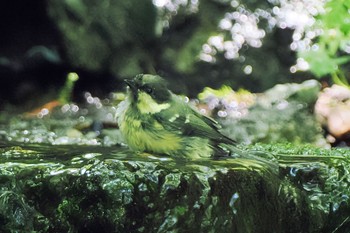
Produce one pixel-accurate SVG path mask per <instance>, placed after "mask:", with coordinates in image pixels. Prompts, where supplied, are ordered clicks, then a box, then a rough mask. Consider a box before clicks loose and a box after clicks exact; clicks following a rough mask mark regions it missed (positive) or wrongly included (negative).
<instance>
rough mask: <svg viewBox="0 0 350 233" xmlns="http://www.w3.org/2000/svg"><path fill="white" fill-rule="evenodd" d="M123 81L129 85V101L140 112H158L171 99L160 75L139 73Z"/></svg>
mask: <svg viewBox="0 0 350 233" xmlns="http://www.w3.org/2000/svg"><path fill="white" fill-rule="evenodd" d="M125 82H126V84H127V85H128V86H129V94H130V99H131V103H132V104H135V105H136V106H137V107H138V108H139V110H140V111H141V112H146V113H155V112H159V111H160V110H162V109H164V106H165V104H168V103H169V102H170V100H171V92H170V91H169V90H168V88H167V86H166V81H165V80H164V79H163V78H161V77H160V76H157V75H150V74H139V75H136V77H135V78H133V79H127V80H125Z"/></svg>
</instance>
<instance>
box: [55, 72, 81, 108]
mask: <svg viewBox="0 0 350 233" xmlns="http://www.w3.org/2000/svg"><path fill="white" fill-rule="evenodd" d="M78 79H79V76H78V74H77V73H69V74H68V75H67V78H66V83H65V84H64V86H63V88H62V90H61V91H60V93H59V97H58V101H59V102H60V103H61V104H66V103H70V102H71V97H72V92H73V88H74V84H75V82H76V81H78Z"/></svg>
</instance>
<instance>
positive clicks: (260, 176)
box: [0, 143, 350, 232]
mask: <svg viewBox="0 0 350 233" xmlns="http://www.w3.org/2000/svg"><path fill="white" fill-rule="evenodd" d="M277 148H280V150H281V151H283V150H284V151H287V152H288V153H289V154H281V153H280V152H281V151H279V150H278V149H277ZM277 148H275V147H273V146H270V145H257V146H256V147H254V148H242V149H243V150H242V151H241V152H240V154H239V155H238V154H237V157H236V158H226V159H219V160H218V159H205V160H194V161H192V160H191V161H188V160H174V159H172V158H168V157H159V156H154V155H142V154H141V155H138V154H134V153H132V152H130V151H129V150H127V149H125V148H122V147H101V146H78V145H72V146H51V145H35V144H27V145H22V146H16V145H11V144H9V143H6V144H3V145H2V149H1V163H0V166H1V169H0V183H1V189H0V207H1V208H0V223H1V224H0V231H1V232H332V230H334V229H336V227H338V226H340V228H339V229H340V230H339V232H347V231H345V230H346V229H347V230H349V227H350V226H349V223H348V222H347V221H346V217H347V216H348V215H346V213H348V211H349V205H348V200H347V199H346V198H345V197H344V195H345V196H346V195H349V191H348V189H347V188H344V187H348V186H347V185H348V183H349V177H348V174H347V173H345V172H346V169H345V168H346V166H349V162H348V161H349V160H348V159H346V156H347V152H346V151H342V150H340V151H334V152H327V151H326V150H319V149H317V150H315V149H309V148H307V149H298V150H296V149H294V150H293V147H291V146H288V145H287V146H282V145H281V146H279V147H277ZM257 151H258V152H257ZM273 151H274V152H273ZM305 151H309V152H310V151H313V152H317V153H318V154H322V153H321V152H323V154H325V153H328V154H326V155H322V156H320V155H318V156H315V155H307V156H305V155H304V156H296V155H291V154H293V153H294V152H300V153H301V154H302V153H305ZM332 153H333V154H334V155H332ZM326 172H328V173H326ZM341 174H342V176H341ZM335 175H339V176H338V177H335ZM330 177H333V178H330ZM346 177H347V179H345V178H346ZM335 193H337V195H338V196H339V195H340V196H339V198H337V197H333V195H334V194H335ZM341 195H343V197H341ZM341 198H343V199H341ZM344 198H345V199H344ZM341 200H343V201H341ZM335 205H337V208H334V207H335ZM330 206H333V209H330ZM335 216H336V219H335V220H337V221H333V220H334V218H335ZM331 219H332V221H330V220H331ZM342 220H343V223H342V222H341V221H342ZM344 220H345V222H344ZM337 224H338V225H337ZM342 229H343V231H342ZM322 230H323V231H322Z"/></svg>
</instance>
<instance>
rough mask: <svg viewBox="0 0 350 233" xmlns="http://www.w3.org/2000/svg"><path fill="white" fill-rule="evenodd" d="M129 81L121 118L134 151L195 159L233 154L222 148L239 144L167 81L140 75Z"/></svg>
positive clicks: (120, 105)
mask: <svg viewBox="0 0 350 233" xmlns="http://www.w3.org/2000/svg"><path fill="white" fill-rule="evenodd" d="M125 82H126V84H127V85H128V86H129V89H128V91H127V97H126V98H125V100H124V101H123V102H121V103H120V104H119V105H118V108H117V119H118V124H119V128H120V131H121V133H122V135H123V137H124V139H125V141H126V143H127V144H128V146H129V147H130V148H131V149H132V150H134V151H138V152H146V153H155V154H163V155H168V156H176V157H184V158H191V159H192V158H203V157H211V156H223V155H228V154H229V152H228V151H227V150H226V149H225V148H224V147H222V146H221V145H222V144H230V145H232V144H234V143H235V141H234V140H232V139H230V138H228V137H226V136H224V135H223V134H221V133H220V132H219V131H218V130H219V129H220V125H219V124H218V123H217V122H216V121H215V120H213V119H211V118H209V117H206V116H204V115H202V114H200V113H199V112H198V111H196V110H195V109H194V108H192V107H191V106H190V105H189V104H188V103H187V102H186V101H185V100H184V99H183V98H182V97H180V96H177V95H175V94H173V93H172V92H171V91H170V90H168V88H167V86H166V82H165V80H164V79H163V78H161V77H160V76H157V75H150V74H139V75H137V76H136V77H135V78H133V79H129V80H125Z"/></svg>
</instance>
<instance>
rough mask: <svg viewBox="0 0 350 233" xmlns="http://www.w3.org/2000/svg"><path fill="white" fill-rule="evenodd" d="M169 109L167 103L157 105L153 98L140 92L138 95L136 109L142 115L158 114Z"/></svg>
mask: <svg viewBox="0 0 350 233" xmlns="http://www.w3.org/2000/svg"><path fill="white" fill-rule="evenodd" d="M169 107H170V104H169V103H164V104H158V103H157V102H156V101H154V100H153V98H152V97H151V96H150V95H148V94H147V93H145V92H140V93H139V95H138V102H137V108H138V109H139V111H140V112H141V113H142V114H147V113H151V114H154V113H158V112H160V111H162V110H164V109H167V108H169Z"/></svg>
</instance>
